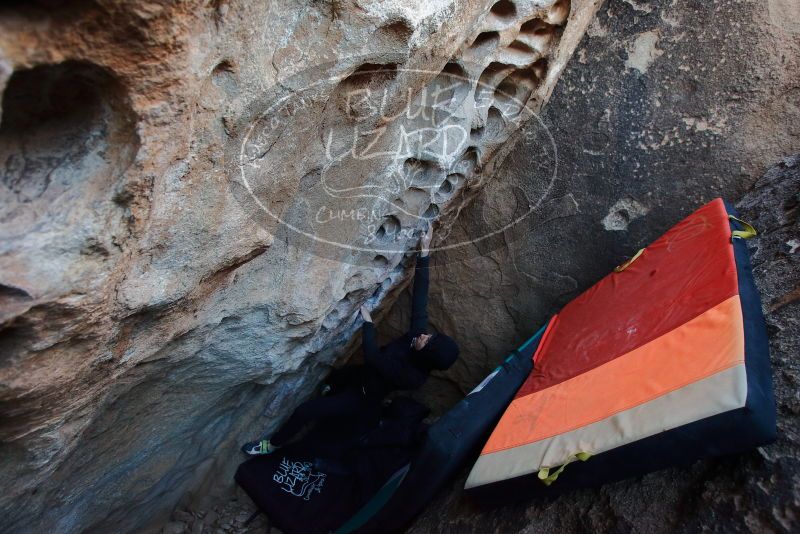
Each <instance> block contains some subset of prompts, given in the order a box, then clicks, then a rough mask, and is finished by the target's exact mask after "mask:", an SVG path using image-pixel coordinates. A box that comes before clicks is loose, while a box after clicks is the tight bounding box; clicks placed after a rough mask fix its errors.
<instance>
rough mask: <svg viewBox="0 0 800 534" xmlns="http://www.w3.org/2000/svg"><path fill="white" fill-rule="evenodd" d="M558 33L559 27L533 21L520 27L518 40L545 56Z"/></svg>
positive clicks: (539, 20) (541, 21)
mask: <svg viewBox="0 0 800 534" xmlns="http://www.w3.org/2000/svg"><path fill="white" fill-rule="evenodd" d="M557 33H559V27H558V26H553V25H552V24H548V23H546V22H545V21H543V20H541V19H533V20H529V21H527V22H525V23H524V24H523V25H522V26H520V29H519V35H518V36H517V40H518V41H521V42H523V43H525V44H527V45H528V46H530V47H531V48H533V49H534V50H536V51H537V52H539V53H540V54H544V53H546V52H547V51H548V49H549V48H550V44H551V42H552V40H553V37H554V36H556V34H557Z"/></svg>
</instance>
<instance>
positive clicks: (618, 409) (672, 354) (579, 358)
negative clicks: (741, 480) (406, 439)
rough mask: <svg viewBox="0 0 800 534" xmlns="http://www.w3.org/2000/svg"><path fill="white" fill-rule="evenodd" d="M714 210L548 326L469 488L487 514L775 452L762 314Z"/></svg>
mask: <svg viewBox="0 0 800 534" xmlns="http://www.w3.org/2000/svg"><path fill="white" fill-rule="evenodd" d="M733 216H734V213H733V209H732V208H731V207H729V206H727V205H726V204H725V203H724V202H723V201H722V200H721V199H717V200H714V201H712V202H710V203H709V204H707V205H705V206H703V207H702V208H700V209H698V210H697V211H696V212H695V213H693V214H692V215H690V216H689V217H687V218H686V219H684V220H683V221H682V222H680V223H679V224H677V225H676V226H675V227H673V228H672V229H671V230H669V231H668V232H667V233H666V234H664V235H663V236H662V237H661V238H660V239H658V240H657V241H656V242H654V243H652V244H651V245H650V246H649V247H647V248H646V249H643V251H640V253H639V254H637V256H635V257H634V260H633V261H630V262H628V264H623V265H622V266H620V267H618V268H617V269H616V270H615V272H613V273H611V274H610V275H608V276H607V277H605V278H604V279H602V280H601V281H600V282H598V283H597V284H595V285H594V286H593V287H591V288H590V289H588V290H587V291H586V292H584V293H583V294H582V295H580V296H579V297H578V298H576V299H575V300H573V301H572V302H570V303H569V304H568V305H567V306H566V307H564V309H563V310H562V311H561V312H560V313H559V314H558V315H556V316H555V317H554V318H553V319H552V320H551V321H550V323H549V325H548V328H547V330H546V331H545V333H544V336H543V338H542V341H541V343H540V344H539V347H538V349H537V350H536V352H535V354H534V356H533V362H534V365H533V371H532V372H531V374H530V375H529V376H528V378H527V380H526V381H525V382H524V383H523V385H522V387H521V388H520V389H519V390H518V392H517V394H516V396H515V398H514V400H513V401H512V402H511V404H510V405H509V406H508V408H507V410H506V411H505V413H504V414H503V416H502V418H501V419H500V421H499V423H498V424H497V426H496V427H495V429H494V431H493V432H492V434H491V436H490V437H489V439H488V441H487V442H486V444H485V446H484V447H483V450H482V452H481V454H480V457H479V458H478V460H477V462H476V463H475V465H474V467H473V468H472V471H471V473H470V475H469V478H468V480H467V482H466V489H467V491H468V493H470V494H472V495H473V496H474V497H477V498H478V499H479V500H485V501H503V502H506V501H507V500H508V499H509V498H516V497H521V496H524V495H531V494H533V495H547V494H553V493H557V492H561V491H563V490H567V489H574V488H580V487H587V486H593V485H597V484H600V483H603V482H609V481H612V480H618V479H621V478H626V477H629V476H635V475H639V474H642V473H646V472H648V471H653V470H655V469H660V468H663V467H667V466H671V465H676V464H682V463H688V462H691V461H694V460H696V459H699V458H702V457H705V456H710V455H717V454H723V453H731V452H739V451H743V450H746V449H750V448H753V447H756V446H759V445H762V444H765V443H768V442H770V441H772V440H773V439H774V436H775V405H774V400H773V395H772V384H771V372H770V366H769V353H768V346H767V338H766V330H765V325H764V319H763V316H762V313H761V303H760V299H759V296H758V293H757V290H756V289H755V286H754V284H753V278H752V271H751V267H750V261H749V257H748V252H747V248H746V245H745V243H744V240H743V239H740V238H746V237H749V236H750V235H751V234H754V230H752V227H749V225H746V224H745V223H741V222H740V221H739V220H738V219H736V218H735V217H733Z"/></svg>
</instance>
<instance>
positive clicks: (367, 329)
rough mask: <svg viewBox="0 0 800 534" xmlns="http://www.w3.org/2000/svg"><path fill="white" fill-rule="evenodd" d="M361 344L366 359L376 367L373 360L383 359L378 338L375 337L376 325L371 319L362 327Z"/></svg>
mask: <svg viewBox="0 0 800 534" xmlns="http://www.w3.org/2000/svg"><path fill="white" fill-rule="evenodd" d="M361 346H362V349H363V351H364V361H366V362H367V363H368V364H369V365H371V366H373V367H375V364H374V363H373V362H378V361H380V360H381V355H380V349H379V348H378V340H377V338H376V337H375V325H374V324H372V323H371V322H369V321H364V325H363V326H362V327H361Z"/></svg>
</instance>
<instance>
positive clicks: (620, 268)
mask: <svg viewBox="0 0 800 534" xmlns="http://www.w3.org/2000/svg"><path fill="white" fill-rule="evenodd" d="M642 252H644V249H643V248H640V249H639V252H637V253H636V254H634V255H633V257H632V258H631V259H629V260H628V261H626V262H625V263H623V264H622V265H617V266H616V267H614V272H615V273H621V272H622V271H624V270H625V269H627V268H628V267H630V266H631V263H633V262H635V261H636V260H638V259H639V256H641V255H642Z"/></svg>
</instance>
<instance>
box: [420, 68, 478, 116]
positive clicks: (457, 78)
mask: <svg viewBox="0 0 800 534" xmlns="http://www.w3.org/2000/svg"><path fill="white" fill-rule="evenodd" d="M470 85H471V84H470V82H469V77H468V75H467V71H466V70H464V67H462V66H461V65H459V64H458V63H456V62H454V61H451V62H450V63H448V64H447V65H445V67H444V68H443V69H442V72H441V73H440V74H439V75H438V76H436V78H434V80H433V81H432V82H431V83H430V85H428V93H429V94H430V96H431V99H432V101H433V102H432V104H433V107H435V108H436V109H450V110H452V109H454V108H456V107H457V106H459V105H461V103H462V102H463V101H464V99H465V98H466V97H467V95H468V94H469V91H470Z"/></svg>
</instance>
